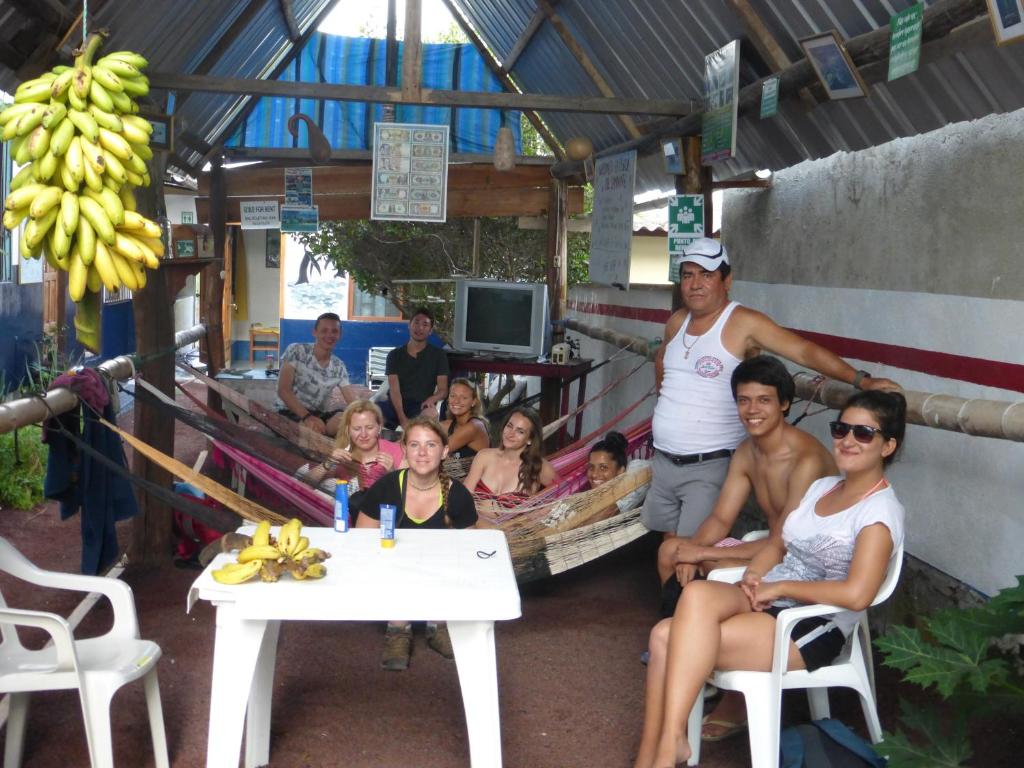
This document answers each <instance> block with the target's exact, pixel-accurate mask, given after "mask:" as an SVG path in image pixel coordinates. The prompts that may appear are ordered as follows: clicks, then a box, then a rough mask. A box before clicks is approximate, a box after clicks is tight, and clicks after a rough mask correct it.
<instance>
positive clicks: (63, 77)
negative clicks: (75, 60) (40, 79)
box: [50, 68, 75, 101]
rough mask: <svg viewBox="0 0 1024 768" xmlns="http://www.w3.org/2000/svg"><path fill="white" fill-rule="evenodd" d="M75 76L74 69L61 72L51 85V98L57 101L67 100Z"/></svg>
mask: <svg viewBox="0 0 1024 768" xmlns="http://www.w3.org/2000/svg"><path fill="white" fill-rule="evenodd" d="M74 76H75V70H74V68H69V69H66V70H64V71H63V72H61V73H60V74H59V75H57V77H55V78H54V80H53V82H52V83H50V98H51V99H54V100H56V101H60V100H61V99H67V97H68V88H70V87H71V80H72V78H73V77H74Z"/></svg>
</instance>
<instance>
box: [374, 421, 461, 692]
mask: <svg viewBox="0 0 1024 768" xmlns="http://www.w3.org/2000/svg"><path fill="white" fill-rule="evenodd" d="M402 443H403V445H404V446H405V453H406V460H407V463H408V465H409V466H408V468H407V469H400V470H398V471H397V472H389V473H388V474H386V475H384V477H382V478H381V479H380V480H379V481H377V483H375V484H374V486H373V488H371V489H370V490H369V491H367V492H366V494H365V495H364V496H363V497H362V499H360V501H359V502H358V504H357V505H356V507H355V509H356V512H357V513H358V516H357V517H356V528H375V527H377V526H378V525H379V524H380V507H381V505H382V504H391V505H393V506H394V507H395V508H396V509H397V516H396V519H395V528H396V529H414V528H470V527H472V526H473V525H474V524H475V523H476V519H477V516H476V508H475V507H474V505H473V497H472V496H471V495H470V494H469V492H468V491H467V490H466V489H465V488H464V487H463V486H462V485H460V484H459V483H456V482H452V480H451V478H450V477H448V475H447V474H446V473H445V471H444V468H443V466H442V463H441V462H442V461H443V460H444V457H445V456H446V455H447V454H448V435H447V434H446V432H445V430H443V429H442V428H441V425H440V424H438V423H437V421H435V420H434V419H433V418H431V417H430V416H417V417H415V418H413V419H410V420H409V421H408V423H407V424H406V425H405V431H404V433H403V435H402ZM399 546H401V545H400V544H399ZM427 645H429V646H430V647H431V648H433V649H434V650H435V651H437V652H438V653H439V654H441V655H442V656H444V657H445V658H447V659H451V658H454V653H453V652H452V644H451V639H450V638H449V636H448V628H447V626H446V625H444V624H433V623H432V622H428V623H427ZM411 651H412V624H411V623H410V622H408V621H389V622H388V628H387V634H386V635H385V638H384V654H383V656H382V658H381V668H382V669H386V670H389V671H392V672H397V671H400V670H403V669H405V668H406V667H408V666H409V655H410V653H411Z"/></svg>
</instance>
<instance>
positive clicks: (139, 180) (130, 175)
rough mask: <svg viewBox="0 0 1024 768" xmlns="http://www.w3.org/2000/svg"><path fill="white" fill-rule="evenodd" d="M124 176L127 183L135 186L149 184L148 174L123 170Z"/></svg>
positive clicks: (146, 185)
mask: <svg viewBox="0 0 1024 768" xmlns="http://www.w3.org/2000/svg"><path fill="white" fill-rule="evenodd" d="M125 178H126V179H127V181H128V183H129V184H131V185H132V186H135V187H148V186H149V180H148V179H149V174H148V173H146V174H143V175H142V176H140V175H139V174H137V173H136V172H135V171H129V170H127V169H126V170H125Z"/></svg>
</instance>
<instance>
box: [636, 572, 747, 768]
mask: <svg viewBox="0 0 1024 768" xmlns="http://www.w3.org/2000/svg"><path fill="white" fill-rule="evenodd" d="M749 612H750V602H749V601H748V600H747V598H746V596H745V595H744V594H743V592H742V591H740V588H739V587H737V586H736V585H734V584H722V583H720V582H710V581H698V582H691V583H690V584H688V585H687V587H686V589H684V590H683V596H682V598H681V599H680V601H679V605H678V607H677V608H676V613H675V616H673V617H672V624H671V628H670V632H669V638H668V658H667V665H666V669H665V675H664V681H663V683H662V686H663V688H664V705H663V709H662V719H661V733H660V735H659V737H658V748H657V751H656V752H655V757H654V763H653V766H654V768H674V767H675V765H676V764H677V763H680V762H685V761H686V760H687V758H689V756H690V745H689V743H688V742H687V741H686V734H685V732H684V729H685V728H686V721H687V718H688V716H689V714H690V709H691V708H692V707H693V702H694V701H695V700H696V698H697V696H698V695H699V694H700V691H701V689H702V688H703V686H704V681H705V680H706V679H707V677H708V675H710V674H711V672H712V671H713V670H714V669H715V664H716V662H717V661H718V655H719V648H720V647H721V641H722V627H721V625H722V623H723V622H725V621H726V620H727V619H730V618H732V617H733V616H736V615H738V614H743V613H749Z"/></svg>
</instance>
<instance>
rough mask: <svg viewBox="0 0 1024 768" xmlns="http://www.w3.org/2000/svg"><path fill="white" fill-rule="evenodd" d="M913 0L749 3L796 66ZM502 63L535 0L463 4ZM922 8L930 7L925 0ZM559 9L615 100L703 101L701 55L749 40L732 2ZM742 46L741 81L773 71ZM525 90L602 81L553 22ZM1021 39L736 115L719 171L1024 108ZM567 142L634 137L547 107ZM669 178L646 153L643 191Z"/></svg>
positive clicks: (600, 120)
mask: <svg viewBox="0 0 1024 768" xmlns="http://www.w3.org/2000/svg"><path fill="white" fill-rule="evenodd" d="M913 1H914V0H750V2H751V5H752V6H753V8H754V9H755V11H756V12H757V13H758V15H759V16H760V17H761V19H762V21H763V22H764V23H765V25H766V26H767V27H768V29H769V30H770V31H771V32H772V34H773V35H774V37H775V39H776V41H777V42H778V43H779V45H780V46H781V47H782V49H783V50H784V51H785V53H786V55H787V56H788V57H789V58H790V60H791V61H797V60H799V59H801V58H803V53H802V49H801V48H800V44H799V40H800V39H801V38H804V37H808V36H810V35H813V34H816V33H820V32H825V31H828V30H830V29H836V30H837V31H838V32H839V33H840V35H841V36H842V37H843V39H848V38H851V37H856V36H857V35H861V34H864V33H866V32H870V31H871V30H873V29H877V28H879V27H881V26H885V25H887V24H888V23H889V18H890V16H891V15H892V14H893V13H896V12H898V11H901V10H903V9H905V8H907V7H908V6H909V5H911V4H912V2H913ZM456 2H457V3H458V4H459V6H460V7H461V8H462V9H463V10H464V11H465V13H466V16H467V18H468V19H469V20H470V21H471V23H472V24H473V26H474V27H475V28H476V30H477V31H478V32H479V33H480V35H481V37H482V38H483V39H484V40H485V41H486V42H487V44H488V45H489V46H490V47H491V49H492V50H494V51H495V52H496V54H497V55H498V57H499V58H502V57H505V56H507V55H508V53H509V52H510V51H511V50H512V47H513V46H514V45H515V42H516V40H517V39H518V37H519V33H520V31H521V30H522V29H524V28H525V27H526V24H527V22H528V20H529V18H530V16H531V15H532V13H533V10H534V8H535V4H534V2H533V0H456ZM925 5H926V7H927V6H930V5H932V3H931V2H926V3H925ZM555 10H556V12H557V13H558V15H559V16H560V17H561V18H562V20H563V21H564V22H565V24H566V26H567V27H568V29H569V30H570V31H571V32H572V34H573V35H574V37H575V38H576V40H577V41H578V42H579V43H580V45H581V46H582V47H583V48H584V50H585V51H586V52H587V54H588V56H589V57H590V58H591V60H592V61H593V62H594V63H595V66H597V68H598V69H599V71H600V72H601V74H602V76H603V77H604V78H605V79H606V80H607V81H608V83H609V84H610V85H611V87H612V89H613V91H614V92H615V93H616V94H617V95H621V96H629V97H645V96H646V97H649V98H680V97H690V96H692V97H697V98H699V97H700V94H701V93H702V82H703V71H704V57H705V55H706V54H707V53H709V52H711V51H713V50H715V49H717V48H719V47H721V46H723V45H725V44H726V43H728V42H729V41H731V40H733V39H736V38H742V37H743V36H744V32H743V27H742V25H741V23H740V21H739V20H738V19H737V17H736V15H735V13H734V12H733V11H732V10H731V9H730V7H729V5H728V4H727V3H726V2H725V0H687V2H680V1H679V0H561V2H559V3H558V4H557V5H556V6H555ZM748 46H749V44H747V43H744V54H743V58H742V62H743V63H742V66H741V70H740V85H741V87H742V86H743V85H747V84H749V83H752V82H756V81H757V80H759V79H760V78H762V77H765V76H767V75H769V74H771V73H770V72H769V71H768V69H767V68H766V67H765V66H764V64H763V63H762V62H761V61H760V57H759V56H757V54H756V53H754V52H753V48H752V47H748ZM512 75H513V77H514V78H515V79H516V80H517V82H518V83H519V84H520V85H521V86H522V88H523V89H524V90H526V91H537V92H543V93H573V92H579V93H586V94H591V95H595V94H597V93H598V91H597V88H596V87H595V86H594V85H593V83H592V82H591V81H590V79H589V77H587V75H586V74H585V73H584V72H583V70H582V68H581V67H580V66H579V64H578V63H577V62H576V60H575V59H574V57H573V56H572V54H571V53H570V51H569V49H568V48H566V46H565V43H564V42H563V41H562V39H561V38H560V37H559V36H558V34H557V33H556V32H555V30H554V29H553V28H552V26H551V25H550V24H549V23H545V24H544V25H542V26H541V28H540V29H539V30H538V32H537V34H536V35H534V37H533V39H532V40H531V41H530V43H529V45H528V46H527V47H526V49H525V50H524V51H523V53H522V54H521V55H520V57H519V59H518V60H517V62H516V64H515V67H514V68H513V71H512ZM1022 82H1024V45H1016V46H1014V45H1010V46H1004V47H1001V48H997V47H996V46H995V45H994V44H991V45H986V46H982V47H977V48H972V49H969V50H966V51H962V52H959V53H957V54H955V55H953V56H950V57H947V58H944V59H941V60H939V61H937V62H935V63H932V64H926V65H925V66H923V67H922V68H921V70H919V71H918V72H917V73H915V74H913V75H910V76H908V77H905V78H902V79H900V80H897V81H895V82H893V83H888V84H886V83H879V84H874V85H872V86H871V88H870V93H869V96H868V98H866V99H857V100H848V101H843V102H827V103H824V104H819V105H818V106H817V107H816V108H815V109H813V110H812V111H811V112H809V113H808V112H806V111H805V108H804V106H803V104H802V103H801V102H800V101H798V100H796V99H785V100H783V101H782V103H781V104H780V111H779V114H778V115H777V116H775V117H773V118H769V119H767V120H760V119H758V118H756V117H752V118H751V117H747V118H741V119H740V122H739V128H738V140H737V143H738V146H737V157H736V158H734V159H732V160H729V161H727V162H723V163H719V164H717V165H716V166H715V175H716V177H717V178H730V177H732V176H735V175H738V174H740V173H744V172H747V171H750V170H753V169H757V168H771V169H776V170H777V169H780V168H784V167H787V166H790V165H794V164H795V163H798V162H801V161H803V160H808V159H813V158H819V157H824V156H827V155H830V154H833V153H835V152H837V151H844V150H845V151H853V150H857V149H863V148H865V147H868V146H872V145H875V144H880V143H884V142H886V141H890V140H892V139H895V138H898V137H902V136H909V135H913V134H917V133H923V132H925V131H929V130H932V129H934V128H938V127H939V126H942V125H945V124H947V123H950V122H956V121H962V120H970V119H974V118H978V117H982V116H984V115H986V114H990V113H992V112H1003V111H1010V110H1013V109H1017V108H1019V107H1021V106H1024V87H1022V86H1021V83H1022ZM543 118H544V120H545V122H547V123H548V125H549V126H550V127H551V128H552V130H553V131H554V133H555V135H556V136H558V138H559V139H561V140H563V141H564V140H566V139H568V138H570V137H572V136H578V135H582V136H588V137H590V139H591V140H592V141H593V142H594V146H595V147H596V148H597V149H602V148H604V147H608V146H611V145H614V144H617V143H620V142H623V141H626V140H628V139H629V138H630V137H629V134H628V133H627V131H626V129H625V128H624V127H623V125H622V123H621V122H619V120H618V119H616V118H615V117H601V116H590V115H579V114H570V113H557V114H556V113H547V114H544V115H543ZM671 186H672V178H671V177H669V176H668V175H667V174H665V173H664V172H663V171H662V169H661V160H660V158H659V157H657V156H653V157H649V158H645V159H643V160H642V161H641V162H640V163H639V166H638V170H637V192H638V193H639V192H641V191H646V190H651V189H668V188H671Z"/></svg>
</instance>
